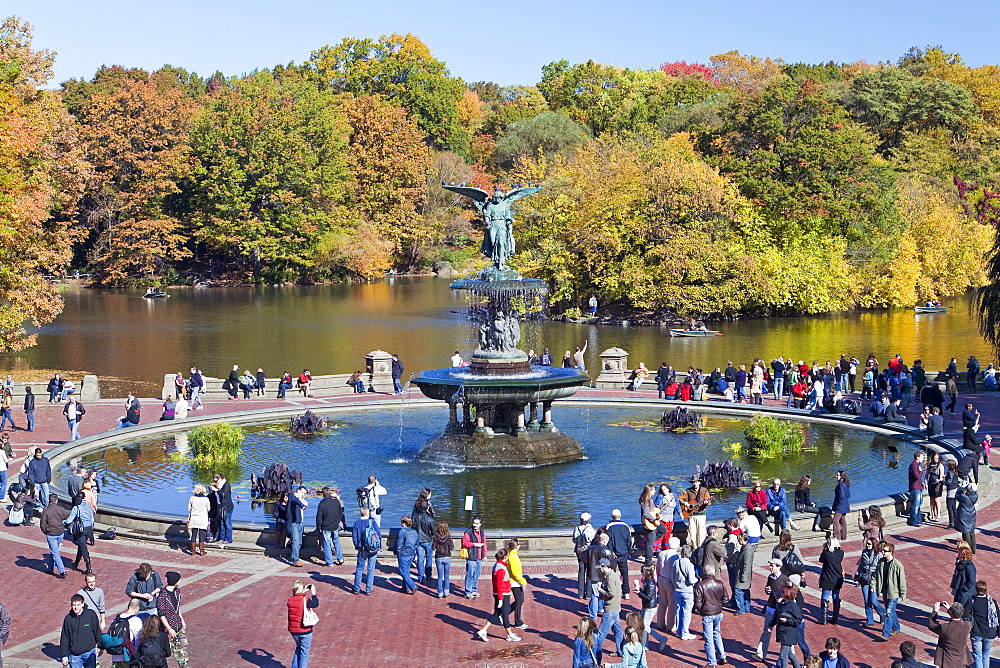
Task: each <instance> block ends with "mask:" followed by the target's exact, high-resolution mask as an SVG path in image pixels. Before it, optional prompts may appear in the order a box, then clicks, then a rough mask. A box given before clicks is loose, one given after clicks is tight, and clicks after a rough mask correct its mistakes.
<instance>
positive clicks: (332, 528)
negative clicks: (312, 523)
mask: <svg viewBox="0 0 1000 668" xmlns="http://www.w3.org/2000/svg"><path fill="white" fill-rule="evenodd" d="M341 528H344V529H346V528H347V526H346V525H345V524H344V504H343V503H341V502H340V497H339V496H338V495H337V491H336V490H334V489H331V488H329V487H324V488H323V500H322V501H320V502H319V507H318V508H317V509H316V529H317V530H318V531H319V532H320V535H321V536H323V561H324V562H325V563H326V565H327V566H333V565H334V564H336V565H338V566H340V565H341V564H343V563H344V553H343V552H341V550H340V533H339V532H340V529H341ZM334 552H336V555H337V560H336V561H334V559H333V556H334Z"/></svg>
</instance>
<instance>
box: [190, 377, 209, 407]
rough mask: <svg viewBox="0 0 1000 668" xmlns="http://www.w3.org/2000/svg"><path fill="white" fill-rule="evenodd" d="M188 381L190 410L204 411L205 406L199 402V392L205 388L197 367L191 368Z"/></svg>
mask: <svg viewBox="0 0 1000 668" xmlns="http://www.w3.org/2000/svg"><path fill="white" fill-rule="evenodd" d="M188 381H189V382H190V384H191V410H195V409H196V408H201V409H204V408H205V404H203V403H202V402H201V391H202V389H203V388H204V387H205V379H204V378H203V377H202V375H201V371H200V370H199V369H198V368H197V367H191V376H190V377H189V378H188Z"/></svg>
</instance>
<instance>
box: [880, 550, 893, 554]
mask: <svg viewBox="0 0 1000 668" xmlns="http://www.w3.org/2000/svg"><path fill="white" fill-rule="evenodd" d="M882 554H892V550H882Z"/></svg>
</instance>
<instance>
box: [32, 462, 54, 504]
mask: <svg viewBox="0 0 1000 668" xmlns="http://www.w3.org/2000/svg"><path fill="white" fill-rule="evenodd" d="M28 480H30V481H31V483H32V484H33V485H34V486H35V489H37V490H38V503H39V505H41V507H42V508H45V507H46V506H47V505H48V504H49V503H50V502H49V483H50V482H52V465H51V464H49V460H48V457H45V456H44V455H43V454H42V449H41V448H35V454H34V455H33V456H32V458H31V459H29V460H28Z"/></svg>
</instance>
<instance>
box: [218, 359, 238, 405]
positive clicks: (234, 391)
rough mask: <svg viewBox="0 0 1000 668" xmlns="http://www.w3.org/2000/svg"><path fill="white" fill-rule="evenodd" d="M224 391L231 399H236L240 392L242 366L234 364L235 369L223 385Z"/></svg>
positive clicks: (230, 372) (231, 370)
mask: <svg viewBox="0 0 1000 668" xmlns="http://www.w3.org/2000/svg"><path fill="white" fill-rule="evenodd" d="M222 386H223V389H225V390H226V392H228V393H229V399H230V400H233V399H235V398H236V397H237V396H238V395H239V392H240V366H239V365H238V364H234V365H233V368H232V369H230V371H229V376H228V377H227V378H226V382H225V383H223V385H222Z"/></svg>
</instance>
